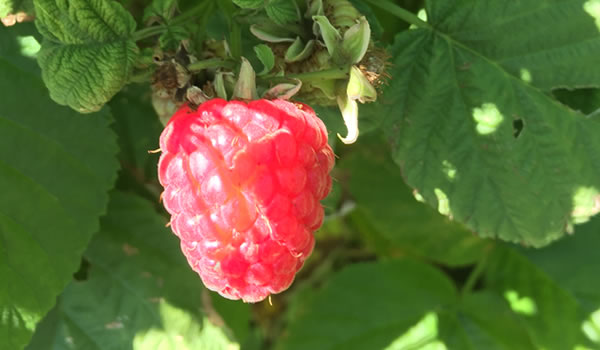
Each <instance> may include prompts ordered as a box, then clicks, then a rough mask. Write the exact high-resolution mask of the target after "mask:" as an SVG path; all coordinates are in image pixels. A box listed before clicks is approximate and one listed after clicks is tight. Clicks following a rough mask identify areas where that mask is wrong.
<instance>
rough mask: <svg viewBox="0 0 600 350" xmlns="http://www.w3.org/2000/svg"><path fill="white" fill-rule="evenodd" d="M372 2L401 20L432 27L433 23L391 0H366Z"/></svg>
mask: <svg viewBox="0 0 600 350" xmlns="http://www.w3.org/2000/svg"><path fill="white" fill-rule="evenodd" d="M366 1H367V2H369V3H371V4H372V5H373V6H377V7H379V8H380V9H382V10H385V11H387V12H389V13H391V14H392V15H394V16H396V17H398V18H400V19H401V20H403V21H405V22H407V23H410V24H414V25H416V26H417V27H420V28H429V29H431V25H429V23H427V22H425V21H423V20H422V19H420V18H419V17H417V16H416V15H415V14H414V13H412V12H410V11H408V10H405V9H403V8H402V7H400V6H398V5H396V4H394V3H392V2H390V1H389V0H366Z"/></svg>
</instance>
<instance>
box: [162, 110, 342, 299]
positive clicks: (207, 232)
mask: <svg viewBox="0 0 600 350" xmlns="http://www.w3.org/2000/svg"><path fill="white" fill-rule="evenodd" d="M160 148H161V150H162V152H163V153H162V155H161V157H160V161H159V165H158V167H159V179H160V183H161V184H162V186H163V187H164V192H163V196H162V200H163V203H164V205H165V208H166V209H167V211H168V212H169V213H170V214H171V228H172V229H173V232H175V234H176V235H177V236H179V238H180V240H181V249H182V251H183V253H184V254H185V256H186V257H187V259H188V262H189V264H190V265H191V267H192V268H193V269H194V270H195V271H196V272H198V274H199V275H200V277H201V278H202V281H203V282H204V284H205V285H206V287H207V288H209V289H211V290H214V291H217V292H219V293H220V294H221V295H223V296H224V297H226V298H230V299H243V300H244V301H246V302H257V301H261V300H263V299H264V298H266V297H267V296H268V295H269V294H271V293H279V292H281V291H283V290H285V289H287V288H288V287H289V285H290V284H291V283H292V281H293V279H294V276H295V274H296V272H297V271H298V270H299V269H300V268H301V267H302V265H303V263H304V261H305V260H306V258H307V257H308V256H309V255H310V253H311V252H312V249H313V246H314V237H313V234H312V232H313V231H315V230H316V229H317V228H319V227H320V226H321V223H322V221H323V207H322V206H321V204H320V202H319V201H320V200H321V199H323V198H325V196H327V194H328V193H329V190H330V189H331V177H330V176H329V172H330V170H331V169H332V168H333V165H334V156H333V152H332V150H331V147H329V145H328V144H327V130H326V129H325V125H324V124H323V122H322V121H321V120H320V119H319V118H318V117H317V116H316V115H315V112H314V111H313V110H312V109H311V108H310V107H308V106H307V105H304V104H300V103H291V102H288V101H284V100H257V101H252V102H250V103H248V104H246V103H244V102H241V101H230V102H227V101H225V100H221V99H213V100H211V101H208V102H205V103H203V104H202V105H200V107H199V108H198V109H197V110H192V109H191V108H189V107H188V106H183V107H181V108H180V109H179V110H178V111H177V112H176V113H175V115H174V116H173V117H172V118H171V120H170V121H169V123H168V124H167V127H166V128H165V130H164V131H163V133H162V135H161V136H160Z"/></svg>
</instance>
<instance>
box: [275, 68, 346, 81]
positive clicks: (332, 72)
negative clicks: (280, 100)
mask: <svg viewBox="0 0 600 350" xmlns="http://www.w3.org/2000/svg"><path fill="white" fill-rule="evenodd" d="M348 72H349V69H348V68H346V67H344V68H333V69H326V70H321V71H317V72H306V73H298V74H288V75H286V76H285V77H282V78H285V79H300V80H302V81H311V80H329V79H344V78H347V77H348ZM275 79H277V77H275Z"/></svg>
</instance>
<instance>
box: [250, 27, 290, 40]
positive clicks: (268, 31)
mask: <svg viewBox="0 0 600 350" xmlns="http://www.w3.org/2000/svg"><path fill="white" fill-rule="evenodd" d="M250 32H251V33H252V34H253V35H254V36H255V37H257V38H259V39H260V40H262V41H266V42H268V43H285V42H289V43H292V42H294V35H293V34H292V33H290V32H287V31H286V30H284V29H282V28H281V27H278V26H273V25H268V24H263V25H258V24H253V25H251V26H250Z"/></svg>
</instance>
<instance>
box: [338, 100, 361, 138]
mask: <svg viewBox="0 0 600 350" xmlns="http://www.w3.org/2000/svg"><path fill="white" fill-rule="evenodd" d="M337 103H338V106H339V107H340V111H341V112H342V117H343V118H344V124H346V128H347V129H348V133H347V135H346V137H342V135H340V134H337V136H338V138H339V139H340V140H341V141H342V142H343V143H345V144H347V145H348V144H351V143H354V142H355V141H356V139H358V103H356V100H353V99H351V98H349V97H348V96H347V95H346V96H338V98H337Z"/></svg>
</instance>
